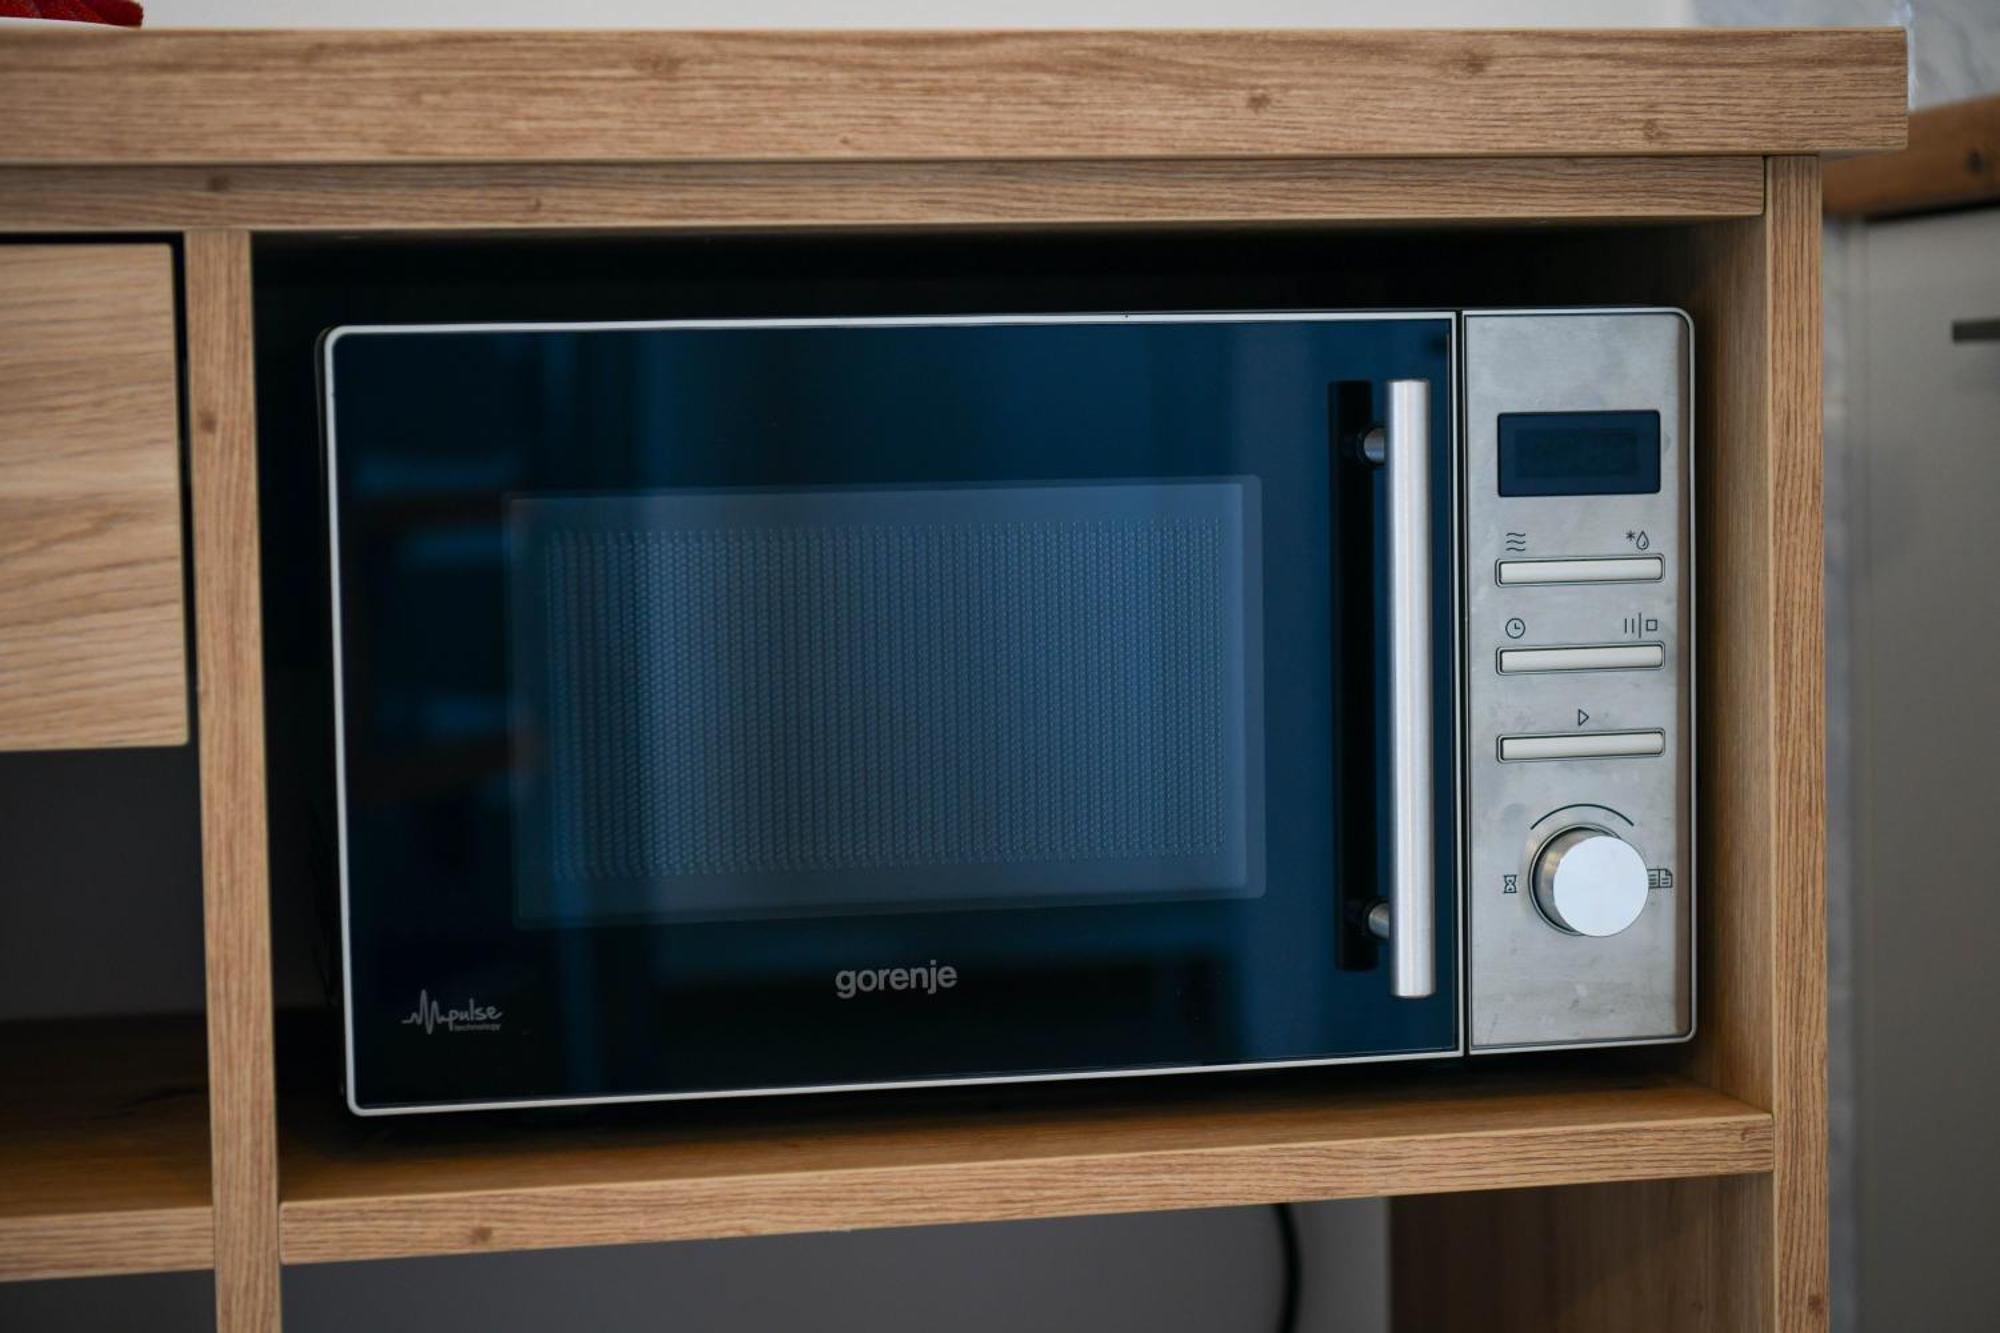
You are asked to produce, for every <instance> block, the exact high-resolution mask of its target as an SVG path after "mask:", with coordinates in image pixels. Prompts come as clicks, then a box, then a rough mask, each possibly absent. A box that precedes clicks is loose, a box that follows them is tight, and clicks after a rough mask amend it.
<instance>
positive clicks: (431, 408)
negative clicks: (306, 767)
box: [319, 309, 1695, 1115]
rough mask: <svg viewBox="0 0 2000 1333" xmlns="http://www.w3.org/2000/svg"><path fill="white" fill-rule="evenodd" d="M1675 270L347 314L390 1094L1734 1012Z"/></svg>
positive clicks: (380, 979)
mask: <svg viewBox="0 0 2000 1333" xmlns="http://www.w3.org/2000/svg"><path fill="white" fill-rule="evenodd" d="M1691 358H1692V348H1691V329H1690V325H1689V321H1688V319H1687V317H1686V316H1685V315H1684V314H1682V313H1681V312H1679V311H1676V310H1667V309H1560V310H1558V309H1545V310H1532V309H1531V310H1462V311H1454V310H1439V311H1411V312H1404V311H1394V312H1348V311H1284V312H1230V313H1189V314H1139V315H1134V314H1076V315H1059V316H1050V315H1033V316H985V317H959V316H953V317H923V318H870V319H852V320H842V319H810V320H768V319H767V320H716V321H678V322H663V323H623V324H534V325H500V324H460V325H370V326H343V327H337V328H332V329H329V330H327V331H326V332H325V333H324V334H323V335H322V336H321V338H320V344H319V374H320V388H321V408H322V412H323V421H322V424H323V442H324V480H325V506H326V508H325V514H326V520H327V526H326V540H327V544H328V545H327V553H328V573H329V583H330V591H331V599H330V605H331V611H332V619H331V661H330V663H328V668H329V669H328V673H327V674H328V678H329V679H330V681H331V684H332V698H331V700H330V701H329V707H330V710H331V713H332V725H333V731H334V735H333V740H334V749H333V759H334V765H333V769H334V771H333V773H332V775H331V782H332V785H333V791H332V803H333V806H334V810H335V834H336V836H335V843H336V846H335V847H334V848H332V854H333V855H334V856H335V857H337V862H338V863H337V867H335V870H336V874H335V883H336V885H337V892H338V909H339V910H338V933H339V949H340V977H339V983H340V991H341V996H340V1002H341V1015H342V1023H343V1026H344V1035H345V1087H346V1096H347V1100H348V1104H349V1106H350V1107H351V1109H352V1110H354V1111H355V1112H357V1113H360V1114H364V1115H372V1114H393V1113H406V1112H419V1111H442V1110H458V1109H479V1108H489V1107H502V1106H529V1105H546V1104H580V1103H595V1102H621V1101H641V1100H653V1099H668V1098H686V1097H715V1096H725V1095H735V1094H749V1093H760V1094H768V1093H781V1092H804V1091H822V1090H849V1089H860V1088H872V1087H890V1086H896V1087H902V1086H913V1085H920V1084H932V1083H953V1084H965V1083H982V1082H1015V1081H1033V1080H1046V1079H1066V1078H1081V1077H1104V1076H1110V1075H1134V1074H1155V1073H1173V1072H1190V1071H1206V1070H1227V1069H1241V1068H1248V1067H1265V1066H1294V1065H1318V1064H1333V1063H1339V1062H1346V1061H1365V1060H1407V1059H1439V1058H1444V1057H1453V1056H1483V1055H1490V1054H1495V1053H1503V1052H1510V1051H1523V1050H1537V1049H1548V1048H1555V1047H1581V1046H1606V1045H1630V1044H1638V1043H1648V1042H1669V1041H1676V1040H1683V1039H1685V1038H1687V1037H1688V1036H1689V1035H1690V1034H1691V1032H1692V1030H1693V1024H1694V1012H1693V1006H1694V998H1693V997H1694V990H1693V979H1694V978H1693V974H1694V957H1693V938H1694V937H1693V929H1692V927H1693V913H1694V889H1695V876H1694V862H1693V847H1694V842H1693V802H1692V793H1693V785H1694V762H1693V758H1694V757H1693V739H1694V728H1693V709H1694V667H1693V653H1694V618H1693V604H1692V596H1693V583H1692V573H1693V571H1692V530H1693V516H1692V513H1691V506H1692V490H1691V485H1690V482H1691V466H1692V429H1693V428H1692V402H1691V398H1692V379H1691Z"/></svg>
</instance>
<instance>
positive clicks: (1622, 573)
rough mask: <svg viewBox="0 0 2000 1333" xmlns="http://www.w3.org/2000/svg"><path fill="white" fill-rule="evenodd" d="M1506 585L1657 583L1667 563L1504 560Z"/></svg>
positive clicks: (1654, 559) (1640, 558) (1629, 558)
mask: <svg viewBox="0 0 2000 1333" xmlns="http://www.w3.org/2000/svg"><path fill="white" fill-rule="evenodd" d="M1496 568H1497V569H1498V576H1499V579H1500V582H1501V583H1502V584H1503V585H1506V586H1510V587H1511V586H1515V585H1518V584H1524V583H1527V584H1533V583H1658V582H1659V581H1660V580H1661V579H1663V578H1665V577H1666V573H1667V562H1666V561H1665V559H1663V558H1662V557H1660V556H1657V555H1610V556H1604V557H1602V558H1599V559H1594V560H1502V561H1501V562H1500V563H1499V565H1498V566H1497V567H1496Z"/></svg>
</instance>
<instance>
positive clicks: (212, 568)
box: [186, 231, 279, 1333]
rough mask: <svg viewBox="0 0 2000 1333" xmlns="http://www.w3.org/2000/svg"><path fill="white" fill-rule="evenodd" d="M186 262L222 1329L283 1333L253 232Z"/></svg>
mask: <svg viewBox="0 0 2000 1333" xmlns="http://www.w3.org/2000/svg"><path fill="white" fill-rule="evenodd" d="M186 259H187V270H186V271H187V278H186V281H187V303H186V309H187V339H188V367H187V377H188V426H189V432H190V434H189V444H190V460H189V461H190V466H189V476H190V483H191V487H192V492H193V495H192V500H193V503H192V506H191V510H190V512H191V514H192V523H193V527H194V543H193V552H194V599H195V680H196V713H197V719H198V722H197V728H198V729H197V735H198V737H199V741H200V746H201V845H202V885H203V889H202V894H203V903H204V909H205V919H206V927H205V940H206V944H207V958H208V1062H209V1129H210V1137H211V1144H212V1152H213V1154H214V1181H215V1185H214V1189H215V1296H216V1321H217V1324H218V1326H219V1327H220V1328H221V1329H223V1330H224V1331H225V1333H251V1331H252V1330H255V1331H257V1333H267V1331H270V1333H274V1331H275V1330H276V1329H277V1327H278V1324H279V1304H278V1168H277V1117H276V1103H275V1100H274V1096H273V1092H272V1086H273V1084H272V1045H271V929H270V926H271V902H270V886H269V868H268V850H267V846H266V838H265V796H264V678H263V666H262V660H263V634H262V629H261V625H262V622H261V619H260V611H259V603H258V584H257V453H256V419H255V416H254V404H253V394H252V389H251V385H252V377H251V322H250V318H251V317H250V237H249V234H248V233H247V232H232V231H216V232H199V231H198V232H189V233H188V235H187V252H186Z"/></svg>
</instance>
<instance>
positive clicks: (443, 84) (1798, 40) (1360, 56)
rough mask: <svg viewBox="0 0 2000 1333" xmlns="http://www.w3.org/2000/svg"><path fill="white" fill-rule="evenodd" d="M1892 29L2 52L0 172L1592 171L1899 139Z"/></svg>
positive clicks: (207, 39)
mask: <svg viewBox="0 0 2000 1333" xmlns="http://www.w3.org/2000/svg"><path fill="white" fill-rule="evenodd" d="M1904 70H1905V60H1904V39H1903V34H1902V32H1901V31H1900V30H1898V29H1854V28H1849V29H1804V30H1742V29H1679V30H1676V29H1649V30H1635V31H1599V32H1574V31H1568V32H1565V31H1553V30H1537V31H1484V32H1483V31H1436V32H1399V31H1376V30H1369V31H1328V30H1312V31H1116V32H1106V31H1095V32H1061V31H1044V32H976V31H975V32H916V31H904V32H775V31H768V32H670V31H646V32H541V31H535V32H464V31H456V32H422V31H396V32H365V31H335V30H320V31H277V30H271V31H242V32H222V31H217V32H203V31H153V32H140V33H131V34H105V33H102V32H87V33H84V32H79V33H65V32H50V31H34V30H31V31H22V32H8V33H5V34H0V124H4V125H6V126H7V127H8V133H7V135H6V136H5V138H4V142H0V163H17V164H20V163H39V164H65V163H66V164H119V165H161V164H173V163H215V164H233V165H241V166H248V165H257V164H333V163H349V164H353V163H385V162H436V163H442V162H550V161H569V162H666V161H724V160H733V161H745V160H755V161H778V160H790V161H829V160H862V159H895V160H965V159H984V160H1003V159H1037V160H1052V159H1078V158H1085V159H1099V158H1116V159H1149V158H1178V159H1191V158H1219V159H1230V158H1299V157H1312V158H1342V157H1404V158H1408V157H1517V158H1518V157H1537V156H1551V157H1569V158H1573V157H1592V156H1647V157H1661V156H1667V157H1672V156H1687V155H1717V154H1746V153H1747V154H1767V153H1769V154H1780V153H1821V152H1832V151H1854V150H1871V149H1892V148H1898V147H1901V146H1902V144H1903V141H1904V120H1905V82H1904V79H1905V74H1904Z"/></svg>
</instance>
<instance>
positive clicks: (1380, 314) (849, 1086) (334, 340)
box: [315, 309, 1467, 1117]
mask: <svg viewBox="0 0 2000 1333" xmlns="http://www.w3.org/2000/svg"><path fill="white" fill-rule="evenodd" d="M1415 321H1437V322H1441V323H1443V324H1444V326H1445V331H1446V344H1447V345H1446V349H1445V356H1444V363H1445V371H1446V377H1447V385H1446V396H1445V399H1444V402H1445V408H1446V410H1445V413H1444V425H1445V440H1444V445H1445V448H1446V449H1447V451H1448V456H1449V460H1450V462H1449V468H1448V472H1447V476H1448V484H1447V488H1446V491H1447V493H1446V495H1445V496H1444V497H1443V503H1444V505H1445V507H1446V511H1447V512H1446V515H1445V516H1444V517H1445V519H1446V521H1447V530H1448V532H1449V534H1450V538H1451V541H1450V547H1449V551H1450V561H1451V568H1450V570H1449V575H1450V577H1449V579H1448V583H1447V587H1448V589H1449V593H1450V597H1451V607H1450V623H1451V624H1452V625H1453V626H1454V629H1455V631H1456V634H1457V635H1460V636H1462V634H1463V632H1464V621H1463V615H1464V610H1463V607H1464V598H1463V581H1464V577H1465V574H1464V560H1463V554H1462V553H1463V523H1464V506H1463V504H1462V502H1461V491H1460V488H1461V487H1462V486H1463V485H1464V473H1463V468H1464V460H1463V452H1462V420H1463V411H1464V405H1463V402H1462V396H1461V377H1462V367H1461V365H1460V359H1461V357H1462V355H1463V348H1464V329H1463V315H1462V312H1461V311H1459V310H1439V309H1413V310H1335V311H1310V310H1275V311H1227V312H1201V311H1174V312H1165V311H1144V312H1124V313H1094V314H1049V315H964V316H949V315H946V316H935V315H933V316H876V317H860V318H840V317H809V318H779V319H696V320H627V321H530V322H521V323H485V322H459V323H437V324H351V325H341V326H337V327H334V328H330V329H328V330H327V331H326V332H325V333H323V334H322V335H321V337H320V339H319V344H318V348H317V356H316V358H315V359H316V362H317V366H316V369H317V373H318V376H319V381H320V383H319V387H320V391H321V393H320V398H321V407H322V412H323V448H322V455H323V458H322V462H323V472H322V482H323V490H324V497H325V505H326V519H327V542H328V553H329V559H328V577H329V586H330V592H331V596H330V599H329V620H330V635H331V637H330V644H329V648H330V656H331V659H332V663H331V665H332V670H331V672H330V683H331V687H332V688H331V693H332V696H333V698H332V703H333V723H334V734H333V750H334V775H335V776H334V798H335V829H336V858H337V876H336V878H337V884H338V890H339V920H340V934H341V939H340V943H341V958H340V979H341V1035H342V1071H343V1074H344V1079H343V1088H342V1099H343V1100H344V1101H345V1102H346V1104H347V1107H348V1109H349V1111H350V1112H352V1113H353V1114H355V1115H357V1116H363V1117H374V1116H396V1115H433V1114H445V1113H449V1112H456V1111H479V1110H506V1109H526V1108H532V1107H544V1106H547V1107H557V1106H596V1105H620V1104H633V1103H642V1102H668V1101H709V1100H721V1099H726V1098H734V1097H775V1096H795V1095H808V1094H815V1093H844V1092H859V1091H870V1090H899V1089H916V1088H943V1087H977V1086H986V1085H1001V1084H1013V1083H1056V1082H1077V1081H1082V1080H1089V1079H1110V1078H1119V1079H1123V1078H1148V1077H1155V1076H1166V1075H1173V1074H1201V1073H1233V1072H1241V1071H1248V1070H1254V1069H1300V1068H1319V1067H1327V1066H1333V1065H1347V1064H1385V1063H1392V1062H1403V1061H1418V1060H1433V1061H1434V1060H1442V1059H1452V1058H1459V1057H1463V1056H1464V1055H1465V1054H1466V1046H1467V1019H1466V997H1465V956H1466V951H1465V947H1464V946H1465V892H1464V882H1465V866H1464V857H1465V846H1464V837H1463V831H1464V816H1465V810H1464V792H1465V787H1464V767H1465V763H1464V749H1465V746H1464V743H1463V741H1464V737H1463V729H1464V679H1463V673H1464V665H1463V653H1462V652H1459V651H1458V650H1457V647H1456V645H1454V647H1453V651H1452V652H1451V659H1452V660H1451V661H1450V663H1449V664H1448V665H1449V667H1450V673H1451V675H1450V679H1451V682H1452V700H1451V708H1450V711H1449V713H1448V714H1447V717H1448V720H1449V724H1450V731H1451V739H1452V744H1451V746H1450V753H1451V755H1452V763H1453V772H1452V791H1453V794H1454V800H1453V817H1452V825H1453V827H1452V828H1451V836H1452V843H1453V871H1454V874H1453V884H1452V886H1451V889H1452V898H1453V903H1454V925H1453V933H1452V939H1451V941H1450V947H1451V950H1452V966H1451V972H1452V977H1453V984H1454V985H1455V986H1456V987H1457V988H1458V993H1457V997H1456V998H1457V1003H1456V1004H1455V1005H1454V1006H1453V1010H1454V1012H1453V1014H1452V1030H1453V1039H1452V1041H1451V1043H1450V1044H1449V1045H1447V1046H1445V1047H1441V1048H1433V1049H1429V1050H1421V1051H1400V1052H1370V1053H1364V1054H1355V1055H1336V1056H1321V1057H1307V1058H1299V1059H1285V1060H1250V1061H1235V1062H1230V1063H1220V1064H1192V1065H1175V1066H1148V1067H1138V1068H1117V1067H1107V1068H1093V1069H1074V1070H1060V1071H1054V1072H1035V1073H1014V1074H992V1075H974V1076H947V1077H938V1078H914V1079H895V1080H860V1081H850V1082H834V1083H816V1084H810V1085H803V1084H801V1085H777V1086H761V1087H742V1088H709V1089H696V1090H684V1091H671V1092H643V1093H615V1094H608V1095H582V1096H562V1097H518V1098H497V1099H470V1100H462V1101H459V1100H454V1101H437V1102H420V1103H388V1104H377V1105H372V1106H364V1105H362V1104H361V1103H360V1102H359V1100H358V1099H357V1082H356V1074H357V1071H356V1067H355V1041H354V987H353V961H352V960H353V947H352V941H353V933H352V915H351V901H350V885H349V872H350V867H349V856H348V821H347V782H348V773H347V767H348V766H347V757H346V749H347V718H346V705H345V692H346V691H345V679H344V670H345V667H344V655H345V646H344V639H343V630H342V624H341V621H342V589H341V569H342V549H341V537H340V489H339V461H338V460H339V445H338V424H337V422H338V416H337V409H338V401H337V400H338V394H337V384H336V381H335V376H334V360H333V358H334V351H335V348H336V347H337V346H338V344H339V342H340V341H341V340H342V339H343V338H345V337H348V336H351V335H363V334H365V335H395V334H441V333H466V334H475V333H477V334H492V333H537V332H551V333H559V332H579V331H617V330H632V331H646V330H663V331H664V330H749V329H812V328H856V327H860V328H866V327H875V328H922V327H965V326H1022V325H1086V324H1101V325H1119V324H1151V323H1160V324H1228V323H1294V322H1295V323H1349V322H1352V323H1377V324H1397V323H1405V322H1415ZM1436 425H1437V423H1436V421H1435V420H1433V422H1432V429H1433V431H1435V429H1436ZM1438 499H1439V497H1437V496H1435V495H1433V496H1432V503H1433V508H1434V512H1433V515H1432V524H1433V529H1434V530H1435V525H1436V524H1437V522H1438V521H1439V518H1440V516H1439V515H1438V514H1437V513H1436V512H1435V506H1436V504H1437V503H1438ZM1434 651H1435V647H1434ZM1326 887H1327V892H1328V893H1329V894H1337V893H1338V892H1339V891H1340V890H1339V886H1338V885H1336V884H1333V883H1329V884H1328V885H1327V886H1326ZM1327 948H1328V951H1329V954H1330V955H1331V954H1332V953H1333V952H1334V951H1335V950H1336V949H1337V944H1336V942H1335V941H1334V940H1332V939H1329V940H1328V941H1327ZM1389 974H1390V969H1388V968H1386V967H1385V968H1382V969H1381V975H1382V977H1383V985H1384V987H1385V989H1387V988H1388V987H1389V985H1390V980H1389Z"/></svg>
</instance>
